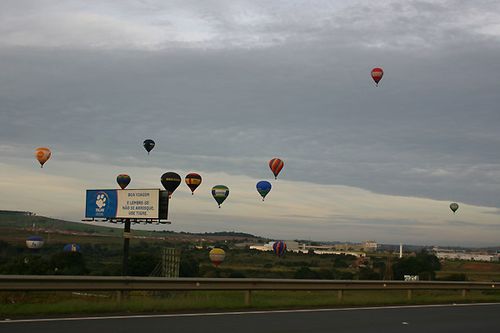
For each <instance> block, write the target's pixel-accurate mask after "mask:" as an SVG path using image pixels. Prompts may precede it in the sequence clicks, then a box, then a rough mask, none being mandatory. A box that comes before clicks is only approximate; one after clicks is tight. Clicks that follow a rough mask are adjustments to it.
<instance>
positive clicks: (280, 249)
mask: <svg viewBox="0 0 500 333" xmlns="http://www.w3.org/2000/svg"><path fill="white" fill-rule="evenodd" d="M273 251H274V254H276V255H277V256H278V257H283V256H284V255H285V253H286V243H285V242H283V241H281V240H280V241H276V242H275V243H274V244H273Z"/></svg>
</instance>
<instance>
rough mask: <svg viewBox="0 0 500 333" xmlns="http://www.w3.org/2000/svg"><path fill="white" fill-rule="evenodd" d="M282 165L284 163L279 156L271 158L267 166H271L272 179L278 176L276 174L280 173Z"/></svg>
mask: <svg viewBox="0 0 500 333" xmlns="http://www.w3.org/2000/svg"><path fill="white" fill-rule="evenodd" d="M284 165H285V163H283V161H282V160H280V159H279V158H273V159H272V160H270V161H269V168H271V171H272V172H273V174H274V179H277V178H278V174H279V173H280V171H281V169H283V166H284Z"/></svg>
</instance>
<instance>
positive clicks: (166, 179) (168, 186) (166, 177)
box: [161, 172, 181, 197]
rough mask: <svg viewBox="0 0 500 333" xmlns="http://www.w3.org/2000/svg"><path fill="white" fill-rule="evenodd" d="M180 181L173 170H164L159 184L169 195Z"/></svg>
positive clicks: (179, 177)
mask: <svg viewBox="0 0 500 333" xmlns="http://www.w3.org/2000/svg"><path fill="white" fill-rule="evenodd" d="M180 183H181V176H179V174H177V173H175V172H166V173H164V174H163V175H162V176H161V184H162V185H163V187H164V188H165V190H167V191H168V195H169V197H170V196H172V194H173V193H174V191H175V189H176V188H177V187H179V184H180Z"/></svg>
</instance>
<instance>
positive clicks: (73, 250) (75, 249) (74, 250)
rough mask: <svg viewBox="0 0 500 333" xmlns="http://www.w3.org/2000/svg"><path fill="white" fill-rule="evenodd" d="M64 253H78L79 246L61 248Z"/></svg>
mask: <svg viewBox="0 0 500 333" xmlns="http://www.w3.org/2000/svg"><path fill="white" fill-rule="evenodd" d="M63 251H64V252H80V245H78V244H75V243H73V244H66V245H64V247H63Z"/></svg>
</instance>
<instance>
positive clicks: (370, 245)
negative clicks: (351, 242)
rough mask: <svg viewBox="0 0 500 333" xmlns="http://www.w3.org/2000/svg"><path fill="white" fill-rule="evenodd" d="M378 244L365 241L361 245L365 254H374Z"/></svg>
mask: <svg viewBox="0 0 500 333" xmlns="http://www.w3.org/2000/svg"><path fill="white" fill-rule="evenodd" d="M377 248H378V244H377V242H375V241H366V242H364V243H363V249H364V250H365V251H366V252H375V251H377Z"/></svg>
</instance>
